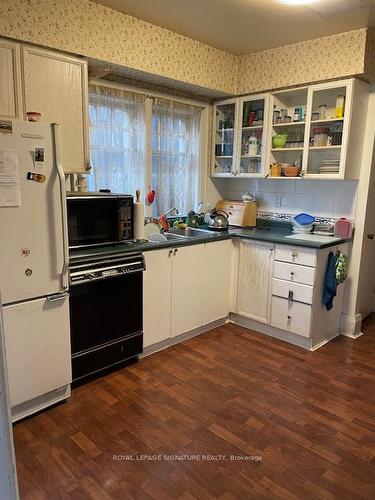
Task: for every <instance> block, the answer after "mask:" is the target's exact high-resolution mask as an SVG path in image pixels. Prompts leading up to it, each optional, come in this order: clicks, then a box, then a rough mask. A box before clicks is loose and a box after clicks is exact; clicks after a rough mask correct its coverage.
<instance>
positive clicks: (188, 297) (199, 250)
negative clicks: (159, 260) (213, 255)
mask: <svg viewBox="0 0 375 500" xmlns="http://www.w3.org/2000/svg"><path fill="white" fill-rule="evenodd" d="M203 258H204V245H203V244H202V245H192V246H186V247H179V248H176V249H174V250H173V261H172V311H171V337H176V336H177V335H180V334H181V333H185V332H189V331H190V330H194V328H198V327H200V326H201V325H202V294H203V274H202V271H203Z"/></svg>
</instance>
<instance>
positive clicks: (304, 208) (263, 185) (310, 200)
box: [225, 179, 358, 218]
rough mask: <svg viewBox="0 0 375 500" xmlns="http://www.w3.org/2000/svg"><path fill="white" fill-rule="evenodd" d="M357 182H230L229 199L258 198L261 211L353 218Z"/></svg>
mask: <svg viewBox="0 0 375 500" xmlns="http://www.w3.org/2000/svg"><path fill="white" fill-rule="evenodd" d="M357 183H358V182H357V181H313V180H304V179H302V180H287V179H285V180H284V179H278V180H269V179H259V180H253V179H252V180H248V179H228V180H227V189H226V193H225V194H226V198H227V199H232V200H237V199H240V197H241V194H243V193H244V192H245V191H250V192H251V193H253V194H255V195H256V197H257V201H258V210H261V211H266V212H283V213H299V212H308V213H311V214H312V215H315V216H319V217H336V218H337V217H342V216H343V217H349V218H353V216H354V211H355V203H356V192H357Z"/></svg>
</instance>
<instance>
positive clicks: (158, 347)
mask: <svg viewBox="0 0 375 500" xmlns="http://www.w3.org/2000/svg"><path fill="white" fill-rule="evenodd" d="M229 321H230V320H229V316H226V317H224V318H221V319H217V320H215V321H212V322H211V323H208V324H207V325H203V326H200V327H199V328H195V329H194V330H191V331H190V332H186V333H182V334H181V335H177V336H176V337H170V338H168V339H165V340H162V341H161V342H158V343H157V344H152V345H150V346H147V347H145V348H144V349H143V352H142V354H140V355H139V356H138V357H139V359H141V358H145V357H146V356H151V354H155V353H157V352H160V351H163V350H164V349H168V347H172V346H174V345H176V344H179V343H180V342H184V341H185V340H189V339H192V338H193V337H196V336H197V335H201V334H202V333H206V332H209V331H210V330H213V329H214V328H217V327H219V326H223V325H225V324H227V323H229Z"/></svg>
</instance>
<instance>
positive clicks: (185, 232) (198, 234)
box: [164, 227, 219, 238]
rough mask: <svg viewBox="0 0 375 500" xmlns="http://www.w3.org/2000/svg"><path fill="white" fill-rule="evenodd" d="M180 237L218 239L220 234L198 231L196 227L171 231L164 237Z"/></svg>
mask: <svg viewBox="0 0 375 500" xmlns="http://www.w3.org/2000/svg"><path fill="white" fill-rule="evenodd" d="M167 235H169V236H179V237H182V238H207V237H208V238H217V237H218V236H219V234H218V233H217V232H215V231H209V230H207V229H197V228H194V227H187V228H186V229H171V230H170V231H169V232H168V233H165V234H164V236H167Z"/></svg>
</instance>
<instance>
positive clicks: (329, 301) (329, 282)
mask: <svg viewBox="0 0 375 500" xmlns="http://www.w3.org/2000/svg"><path fill="white" fill-rule="evenodd" d="M336 290H337V281H336V259H335V256H334V255H333V252H329V255H328V263H327V269H326V275H325V278H324V290H323V304H324V305H325V306H326V309H327V311H329V310H330V309H332V307H333V299H334V298H335V297H336Z"/></svg>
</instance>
